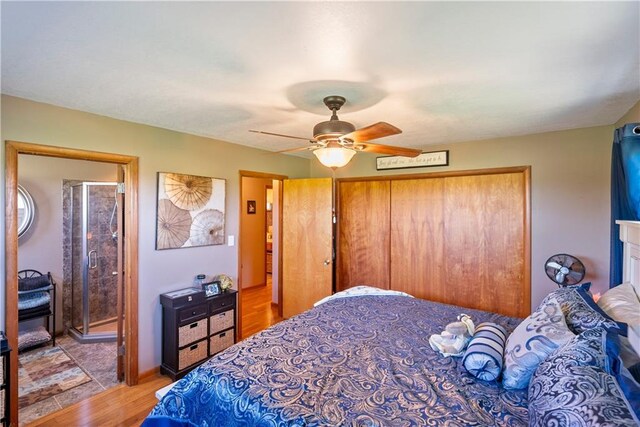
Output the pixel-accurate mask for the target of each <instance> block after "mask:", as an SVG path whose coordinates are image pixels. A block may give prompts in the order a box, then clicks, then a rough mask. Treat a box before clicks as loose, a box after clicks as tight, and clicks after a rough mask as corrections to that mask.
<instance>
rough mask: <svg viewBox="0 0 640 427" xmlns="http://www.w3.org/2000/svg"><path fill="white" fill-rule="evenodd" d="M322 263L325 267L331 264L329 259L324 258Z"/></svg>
mask: <svg viewBox="0 0 640 427" xmlns="http://www.w3.org/2000/svg"><path fill="white" fill-rule="evenodd" d="M322 264H324V266H325V267H326V266H327V265H329V264H331V261H330V260H328V259H325V260H324V262H323V263H322Z"/></svg>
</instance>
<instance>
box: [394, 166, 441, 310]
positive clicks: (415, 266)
mask: <svg viewBox="0 0 640 427" xmlns="http://www.w3.org/2000/svg"><path fill="white" fill-rule="evenodd" d="M443 215H444V180H443V179H442V178H434V179H410V180H395V181H392V182H391V284H392V289H393V290H395V291H402V292H407V293H409V294H411V295H413V296H415V297H417V298H424V299H428V300H431V301H447V297H446V294H447V291H446V289H445V280H444V278H445V276H446V271H445V266H444V243H445V239H444V218H443Z"/></svg>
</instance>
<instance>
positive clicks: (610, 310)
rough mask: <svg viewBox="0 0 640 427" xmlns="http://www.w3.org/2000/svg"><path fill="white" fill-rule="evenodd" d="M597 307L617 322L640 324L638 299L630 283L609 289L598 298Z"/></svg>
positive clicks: (639, 302)
mask: <svg viewBox="0 0 640 427" xmlns="http://www.w3.org/2000/svg"><path fill="white" fill-rule="evenodd" d="M598 307H600V308H601V309H602V310H604V312H605V313H607V314H608V315H609V316H610V317H611V318H612V319H614V320H616V321H618V322H624V323H626V324H628V325H640V299H639V298H638V295H636V291H635V289H633V286H632V285H631V283H623V284H621V285H618V286H616V287H615V288H611V289H609V290H608V291H607V292H605V293H604V294H603V295H602V296H601V297H600V299H599V300H598Z"/></svg>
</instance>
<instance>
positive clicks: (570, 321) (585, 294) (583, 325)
mask: <svg viewBox="0 0 640 427" xmlns="http://www.w3.org/2000/svg"><path fill="white" fill-rule="evenodd" d="M590 287H591V283H584V284H582V285H577V286H566V287H564V288H560V289H558V290H557V291H554V292H552V293H551V294H549V295H547V297H546V298H545V299H544V301H542V302H543V303H544V302H545V301H546V300H548V299H555V300H556V301H558V303H560V307H561V308H562V312H563V313H564V317H565V321H566V323H567V326H568V327H569V329H570V330H571V331H573V332H574V333H575V334H579V333H581V332H584V331H586V330H587V329H593V328H597V327H598V326H603V327H605V328H615V329H619V330H620V333H621V334H622V335H627V325H626V324H625V323H620V322H616V321H615V320H613V319H612V318H611V317H609V316H608V315H607V314H606V313H605V312H604V311H602V309H601V308H600V307H598V304H596V303H595V301H594V300H593V297H592V296H591V294H590V293H589V288H590Z"/></svg>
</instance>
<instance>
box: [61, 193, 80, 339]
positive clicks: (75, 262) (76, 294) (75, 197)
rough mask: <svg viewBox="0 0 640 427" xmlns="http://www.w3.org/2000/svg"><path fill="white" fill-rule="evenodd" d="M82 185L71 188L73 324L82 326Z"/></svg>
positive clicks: (78, 327) (77, 326) (76, 326)
mask: <svg viewBox="0 0 640 427" xmlns="http://www.w3.org/2000/svg"><path fill="white" fill-rule="evenodd" d="M82 207H83V206H82V185H76V186H74V187H73V188H72V190H71V269H72V270H71V300H70V301H69V302H70V303H71V307H70V309H71V326H73V327H75V328H77V329H81V328H82V295H83V290H84V288H83V286H82V283H83V282H82V267H83V263H84V256H83V253H82ZM65 302H66V301H65Z"/></svg>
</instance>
